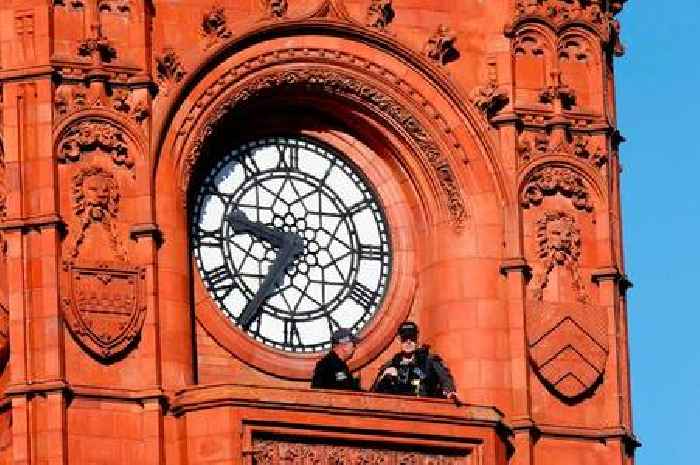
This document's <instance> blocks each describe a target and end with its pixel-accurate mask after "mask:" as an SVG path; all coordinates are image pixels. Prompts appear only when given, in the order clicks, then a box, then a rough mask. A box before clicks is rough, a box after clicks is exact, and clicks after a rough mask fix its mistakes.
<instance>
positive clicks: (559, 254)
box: [537, 212, 581, 265]
mask: <svg viewBox="0 0 700 465" xmlns="http://www.w3.org/2000/svg"><path fill="white" fill-rule="evenodd" d="M537 226H538V228H537V229H538V232H537V240H538V243H539V255H540V258H542V259H549V260H553V261H554V262H555V263H557V264H559V265H563V264H565V263H566V262H567V261H576V260H578V257H579V255H580V253H581V252H580V247H581V233H580V231H579V229H578V227H577V226H576V220H575V219H574V217H573V216H571V215H569V214H567V213H564V212H548V213H547V214H545V216H544V217H543V218H542V219H540V220H539V221H538V222H537Z"/></svg>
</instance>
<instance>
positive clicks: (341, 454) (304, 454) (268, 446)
mask: <svg viewBox="0 0 700 465" xmlns="http://www.w3.org/2000/svg"><path fill="white" fill-rule="evenodd" d="M253 451H254V453H253V463H254V464H255V465H285V464H305V465H306V464H308V465H312V464H313V465H326V464H328V465H331V464H332V465H466V464H467V463H469V459H468V457H466V456H465V455H463V454H449V455H447V454H437V453H431V452H413V451H410V450H409V451H406V450H403V451H396V450H391V449H387V448H373V447H356V446H338V445H325V444H303V443H297V442H285V441H276V440H255V441H254V442H253Z"/></svg>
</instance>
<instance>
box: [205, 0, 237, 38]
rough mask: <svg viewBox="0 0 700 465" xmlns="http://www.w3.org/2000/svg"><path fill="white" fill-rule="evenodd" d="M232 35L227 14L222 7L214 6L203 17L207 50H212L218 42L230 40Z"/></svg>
mask: <svg viewBox="0 0 700 465" xmlns="http://www.w3.org/2000/svg"><path fill="white" fill-rule="evenodd" d="M231 35H232V33H231V31H230V30H229V28H228V25H227V20H226V12H225V10H224V8H223V7H222V6H219V5H214V6H213V7H211V8H210V9H209V10H208V11H206V12H205V13H204V14H203V15H202V36H203V37H204V39H205V44H204V47H205V48H210V47H212V46H214V45H215V44H216V43H217V42H218V41H220V40H223V39H228V38H229V37H231Z"/></svg>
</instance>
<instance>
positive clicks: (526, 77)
mask: <svg viewBox="0 0 700 465" xmlns="http://www.w3.org/2000/svg"><path fill="white" fill-rule="evenodd" d="M511 48H512V55H513V60H514V62H513V63H514V80H515V83H516V87H517V89H518V92H519V94H520V95H516V98H515V103H516V105H533V104H537V103H539V98H540V97H539V95H540V92H541V90H542V89H543V88H545V87H546V86H547V84H548V82H549V80H550V73H551V72H552V71H554V69H555V68H556V34H555V32H554V31H553V30H552V29H551V28H550V27H549V25H547V24H546V23H542V22H539V21H536V22H531V23H523V24H522V25H521V26H520V27H518V28H517V29H516V30H514V31H513V33H512V41H511Z"/></svg>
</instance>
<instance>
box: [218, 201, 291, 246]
mask: <svg viewBox="0 0 700 465" xmlns="http://www.w3.org/2000/svg"><path fill="white" fill-rule="evenodd" d="M228 221H229V224H231V226H232V227H233V231H234V232H236V233H239V234H240V233H250V234H252V235H253V236H255V237H257V238H258V239H262V240H264V241H265V242H269V243H270V244H272V245H273V246H274V247H280V248H281V247H282V246H283V245H284V242H285V234H292V235H294V236H295V234H293V233H285V232H284V231H278V230H276V229H272V228H270V227H268V226H265V225H264V224H262V223H258V222H256V221H251V220H249V219H248V217H247V216H245V213H243V212H242V211H241V210H238V209H236V210H234V211H232V212H231V214H230V215H229V217H228Z"/></svg>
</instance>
